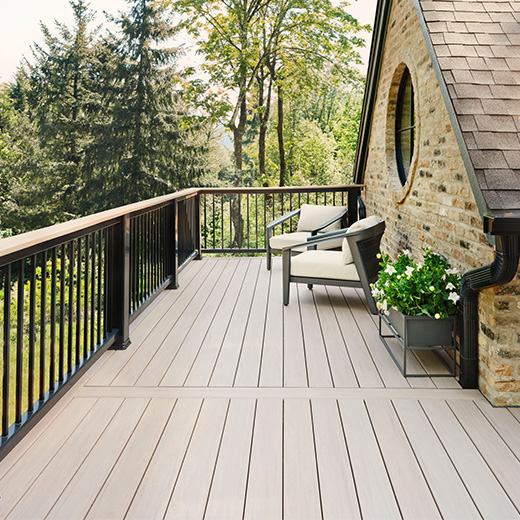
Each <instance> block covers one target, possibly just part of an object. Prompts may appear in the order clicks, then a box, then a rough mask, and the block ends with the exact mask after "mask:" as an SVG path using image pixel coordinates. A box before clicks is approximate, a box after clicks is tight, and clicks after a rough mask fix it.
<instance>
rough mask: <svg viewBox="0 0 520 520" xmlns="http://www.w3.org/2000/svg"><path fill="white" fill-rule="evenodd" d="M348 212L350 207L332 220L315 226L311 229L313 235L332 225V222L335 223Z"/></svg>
mask: <svg viewBox="0 0 520 520" xmlns="http://www.w3.org/2000/svg"><path fill="white" fill-rule="evenodd" d="M347 213H348V209H345V210H344V211H342V212H341V213H340V214H339V215H336V216H335V217H333V218H331V219H330V220H327V222H325V223H323V224H322V225H321V226H319V227H317V228H314V229H313V230H312V231H311V236H315V235H317V234H318V231H321V230H322V229H323V228H326V227H327V226H330V225H331V224H334V222H337V221H338V220H340V219H342V218H343V217H344V216H345V215H346V214H347Z"/></svg>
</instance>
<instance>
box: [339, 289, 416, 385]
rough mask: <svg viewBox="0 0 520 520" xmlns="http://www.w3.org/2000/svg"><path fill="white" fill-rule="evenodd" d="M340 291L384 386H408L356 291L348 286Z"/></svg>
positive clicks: (408, 383)
mask: <svg viewBox="0 0 520 520" xmlns="http://www.w3.org/2000/svg"><path fill="white" fill-rule="evenodd" d="M341 291H342V292H343V295H344V297H345V300H346V301H347V303H348V305H349V307H350V310H351V311H352V314H353V315H354V318H355V320H356V323H357V326H358V327H359V330H360V331H361V333H362V334H363V338H364V340H365V341H366V344H367V347H368V350H369V351H370V354H371V356H372V358H373V359H374V362H375V364H376V366H377V369H378V371H379V373H380V374H381V378H382V379H383V381H384V384H385V386H386V387H390V388H405V387H409V386H410V382H409V381H408V380H407V379H406V378H404V377H403V376H402V375H401V372H400V371H399V369H398V368H397V366H396V364H395V363H394V360H393V359H392V358H391V357H390V354H389V353H388V352H387V351H386V349H385V347H384V345H383V344H382V343H381V340H380V339H379V332H378V330H377V328H376V327H375V326H374V322H373V321H372V316H371V315H370V314H368V313H367V311H366V307H365V305H364V303H363V301H362V300H361V298H360V297H359V294H358V293H357V291H356V290H355V289H352V288H349V287H342V288H341Z"/></svg>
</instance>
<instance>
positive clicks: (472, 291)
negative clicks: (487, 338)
mask: <svg viewBox="0 0 520 520" xmlns="http://www.w3.org/2000/svg"><path fill="white" fill-rule="evenodd" d="M486 220H489V218H488V217H485V218H484V227H485V228H486V227H487V228H490V227H491V224H490V222H486ZM519 239H520V237H519V236H518V235H496V236H495V259H494V260H493V262H492V263H491V264H488V265H484V266H482V267H478V268H477V269H473V270H471V271H468V272H467V273H465V274H464V276H463V277H462V282H461V287H460V295H461V301H462V312H463V325H462V338H461V347H460V376H459V383H460V385H461V386H462V388H478V376H479V370H478V363H479V355H478V335H479V319H478V295H479V291H480V290H482V289H485V288H488V287H493V286H496V285H502V284H506V283H508V282H510V281H511V280H512V279H513V278H514V276H515V274H516V272H517V269H518V261H519V258H520V245H519V243H520V240H519Z"/></svg>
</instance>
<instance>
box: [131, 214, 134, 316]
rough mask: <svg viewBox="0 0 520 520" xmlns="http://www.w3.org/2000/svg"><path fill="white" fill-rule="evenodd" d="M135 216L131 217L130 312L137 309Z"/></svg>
mask: <svg viewBox="0 0 520 520" xmlns="http://www.w3.org/2000/svg"><path fill="white" fill-rule="evenodd" d="M134 259H135V218H131V219H130V312H131V313H132V312H134V311H135V263H134Z"/></svg>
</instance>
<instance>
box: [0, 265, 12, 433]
mask: <svg viewBox="0 0 520 520" xmlns="http://www.w3.org/2000/svg"><path fill="white" fill-rule="evenodd" d="M10 354H11V264H8V265H6V266H5V268H4V352H3V356H4V363H3V374H2V436H3V437H7V434H8V433H9V382H10V379H11V377H10V367H9V361H10V358H11V356H10Z"/></svg>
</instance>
